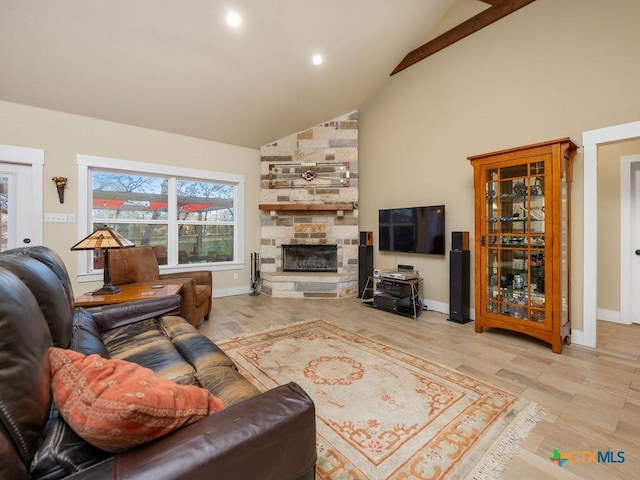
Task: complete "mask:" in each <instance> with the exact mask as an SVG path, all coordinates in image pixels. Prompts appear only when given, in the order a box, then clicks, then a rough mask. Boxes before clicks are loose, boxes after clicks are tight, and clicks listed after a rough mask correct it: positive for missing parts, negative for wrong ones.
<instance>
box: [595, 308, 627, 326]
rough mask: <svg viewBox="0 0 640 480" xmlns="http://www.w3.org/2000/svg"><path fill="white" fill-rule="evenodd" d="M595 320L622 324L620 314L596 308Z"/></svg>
mask: <svg viewBox="0 0 640 480" xmlns="http://www.w3.org/2000/svg"><path fill="white" fill-rule="evenodd" d="M596 318H597V319H598V320H605V321H607V322H613V323H623V322H622V321H621V320H620V312H617V311H615V310H607V309H605V308H598V309H597V310H596Z"/></svg>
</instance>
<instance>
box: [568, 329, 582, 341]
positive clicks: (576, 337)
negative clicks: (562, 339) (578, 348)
mask: <svg viewBox="0 0 640 480" xmlns="http://www.w3.org/2000/svg"><path fill="white" fill-rule="evenodd" d="M571 344H572V345H584V332H583V331H582V330H575V329H573V328H572V329H571Z"/></svg>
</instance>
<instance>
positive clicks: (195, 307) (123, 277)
mask: <svg viewBox="0 0 640 480" xmlns="http://www.w3.org/2000/svg"><path fill="white" fill-rule="evenodd" d="M109 272H110V273H111V283H113V284H114V285H127V284H135V285H154V284H166V283H180V284H182V290H181V291H180V296H181V297H182V308H183V311H182V316H183V317H184V318H185V319H186V320H187V321H188V322H189V323H190V324H191V325H194V326H198V324H199V323H200V322H201V321H202V320H207V319H208V318H209V313H210V312H211V296H212V293H213V289H212V277H211V272H210V271H207V270H199V271H193V272H188V273H165V274H160V267H159V266H158V260H157V258H156V256H155V253H154V251H153V248H152V247H148V246H141V247H135V248H120V249H113V250H110V251H109Z"/></svg>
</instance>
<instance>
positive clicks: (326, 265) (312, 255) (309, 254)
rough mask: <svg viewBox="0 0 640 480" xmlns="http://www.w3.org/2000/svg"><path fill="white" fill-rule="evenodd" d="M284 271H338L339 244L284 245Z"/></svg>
mask: <svg viewBox="0 0 640 480" xmlns="http://www.w3.org/2000/svg"><path fill="white" fill-rule="evenodd" d="M282 271H283V272H337V271H338V246H337V245H282Z"/></svg>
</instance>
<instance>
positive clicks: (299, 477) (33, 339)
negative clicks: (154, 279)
mask: <svg viewBox="0 0 640 480" xmlns="http://www.w3.org/2000/svg"><path fill="white" fill-rule="evenodd" d="M0 298H1V299H2V300H1V301H0V459H1V460H0V478H2V479H5V478H6V479H12V480H21V479H26V478H39V479H48V480H52V479H57V478H67V477H72V478H74V479H85V478H86V479H102V478H105V479H106V478H114V479H125V478H126V479H142V478H145V479H147V478H148V479H154V480H161V479H178V478H185V479H186V478H188V479H212V478H215V479H216V480H225V479H234V480H235V479H239V478H241V479H243V480H247V479H261V480H289V479H296V480H310V479H313V478H314V476H315V473H314V472H315V459H316V446H315V435H316V433H315V412H314V405H313V402H312V400H311V399H310V398H309V397H308V396H307V394H306V393H305V392H304V391H303V390H302V389H301V388H300V387H299V386H298V385H296V384H295V383H290V384H288V385H282V386H279V387H276V388H274V389H271V390H269V391H266V392H264V393H259V392H258V391H257V390H256V389H255V388H254V387H253V386H252V385H251V384H250V383H249V382H248V381H247V380H246V379H244V377H242V376H241V375H240V374H239V373H238V371H237V369H236V367H235V365H234V364H233V363H232V362H231V360H230V359H229V358H228V357H227V356H226V355H225V354H224V353H223V352H222V351H221V350H220V349H219V348H218V347H217V346H216V345H215V344H214V343H212V342H211V341H210V340H208V339H207V338H206V337H204V336H202V335H200V334H198V332H197V331H196V330H195V328H194V327H193V326H191V325H190V324H188V323H187V322H186V321H185V320H184V319H182V318H180V317H178V316H176V315H175V314H176V313H177V312H179V311H180V301H181V299H180V297H179V296H177V295H175V296H167V297H161V298H154V299H149V300H142V301H138V302H131V303H128V304H120V305H110V306H104V307H97V308H94V309H86V310H85V309H81V308H75V309H74V304H73V292H72V290H71V286H70V282H69V277H68V274H67V271H66V269H65V267H64V264H63V263H62V261H61V260H60V258H59V257H58V255H57V254H55V252H53V251H51V250H50V249H48V248H46V247H27V248H20V249H15V250H9V251H8V252H5V253H2V254H0ZM52 346H56V347H61V348H70V349H72V350H76V351H80V352H82V353H85V354H89V353H97V354H99V355H101V356H102V357H104V358H109V357H112V358H121V359H126V360H129V361H132V362H135V363H138V364H141V365H143V366H145V367H147V368H150V369H152V370H154V371H155V372H156V373H157V374H158V375H160V376H163V377H165V378H168V379H171V380H173V381H175V382H176V383H182V384H193V385H198V386H201V387H206V388H207V389H209V390H210V391H211V392H212V393H213V394H214V395H216V396H218V397H219V398H221V399H222V400H223V401H224V402H225V405H226V408H225V409H224V410H222V411H220V412H217V413H215V414H213V415H211V416H208V417H205V418H204V419H202V420H200V421H198V422H196V423H193V424H191V425H189V426H186V427H183V428H181V429H179V430H177V431H174V432H173V433H171V434H169V435H166V436H164V437H162V438H159V439H157V440H154V441H152V442H150V443H146V444H144V445H142V446H139V447H136V448H133V449H131V450H127V451H125V452H124V453H118V454H111V453H107V452H105V451H102V450H100V449H98V448H96V447H94V446H92V445H90V444H88V443H87V442H85V441H84V440H83V439H82V438H80V437H79V436H78V435H76V433H75V432H74V431H73V430H72V429H71V428H70V427H69V426H68V425H67V424H66V423H65V421H64V420H63V419H62V418H61V415H60V414H59V413H58V411H57V409H56V406H55V405H54V404H53V401H52V391H51V388H52V386H51V380H50V372H49V360H48V356H47V351H48V348H49V347H52Z"/></svg>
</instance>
